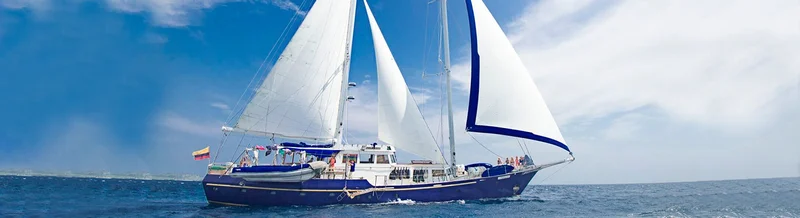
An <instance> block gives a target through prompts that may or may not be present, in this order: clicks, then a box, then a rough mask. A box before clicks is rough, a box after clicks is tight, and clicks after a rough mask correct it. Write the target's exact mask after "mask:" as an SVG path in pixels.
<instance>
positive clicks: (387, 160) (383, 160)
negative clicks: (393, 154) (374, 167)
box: [378, 154, 389, 164]
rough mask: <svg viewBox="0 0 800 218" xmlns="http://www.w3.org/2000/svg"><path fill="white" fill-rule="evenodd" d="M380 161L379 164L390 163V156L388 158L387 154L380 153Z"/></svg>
mask: <svg viewBox="0 0 800 218" xmlns="http://www.w3.org/2000/svg"><path fill="white" fill-rule="evenodd" d="M378 163H379V164H388V163H389V158H387V157H386V155H385V154H381V155H378Z"/></svg>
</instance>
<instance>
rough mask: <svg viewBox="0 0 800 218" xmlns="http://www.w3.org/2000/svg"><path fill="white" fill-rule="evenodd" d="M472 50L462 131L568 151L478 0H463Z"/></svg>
mask: <svg viewBox="0 0 800 218" xmlns="http://www.w3.org/2000/svg"><path fill="white" fill-rule="evenodd" d="M466 2H467V14H468V16H469V26H470V38H471V45H472V46H471V47H472V78H471V83H470V86H471V88H470V89H471V90H470V94H469V95H470V96H469V109H468V111H467V131H470V132H482V133H490V134H498V135H506V136H512V137H518V138H526V139H531V140H537V141H541V142H545V143H549V144H553V145H555V146H558V147H560V148H562V149H564V150H567V151H569V147H567V145H566V142H565V141H564V137H563V136H562V135H561V131H560V130H559V129H558V125H557V124H556V122H555V119H553V116H552V114H551V113H550V110H549V109H548V108H547V104H545V101H544V99H543V98H542V95H541V94H540V93H539V90H538V89H537V88H536V84H535V83H534V81H533V78H532V77H531V75H530V73H529V72H528V70H527V69H526V68H525V65H524V64H523V63H522V60H520V58H519V56H518V55H517V53H516V51H514V47H513V46H512V45H511V42H509V40H508V38H506V35H505V34H504V33H503V30H502V29H501V28H500V25H498V24H497V21H496V20H495V19H494V17H493V16H492V14H491V13H490V12H489V9H487V8H486V5H484V3H483V1H482V0H466Z"/></svg>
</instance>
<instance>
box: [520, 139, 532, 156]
mask: <svg viewBox="0 0 800 218" xmlns="http://www.w3.org/2000/svg"><path fill="white" fill-rule="evenodd" d="M522 144H523V145H525V150H527V151H528V155H530V156H533V155H532V154H531V150H530V148H528V143H527V142H525V140H522Z"/></svg>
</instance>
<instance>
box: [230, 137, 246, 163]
mask: <svg viewBox="0 0 800 218" xmlns="http://www.w3.org/2000/svg"><path fill="white" fill-rule="evenodd" d="M245 135H246V134H242V138H241V139H239V145H237V146H236V150H234V151H233V155H231V162H234V163H236V161H234V160H235V159H234V157H236V151H238V150H239V148H240V147H242V141H244V136H245ZM240 156H241V155H240Z"/></svg>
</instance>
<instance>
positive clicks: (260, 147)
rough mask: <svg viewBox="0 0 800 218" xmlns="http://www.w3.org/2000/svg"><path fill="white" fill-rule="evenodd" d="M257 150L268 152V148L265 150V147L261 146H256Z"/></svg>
mask: <svg viewBox="0 0 800 218" xmlns="http://www.w3.org/2000/svg"><path fill="white" fill-rule="evenodd" d="M256 149H258V150H262V151H263V150H267V148H265V147H264V146H261V145H256Z"/></svg>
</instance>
